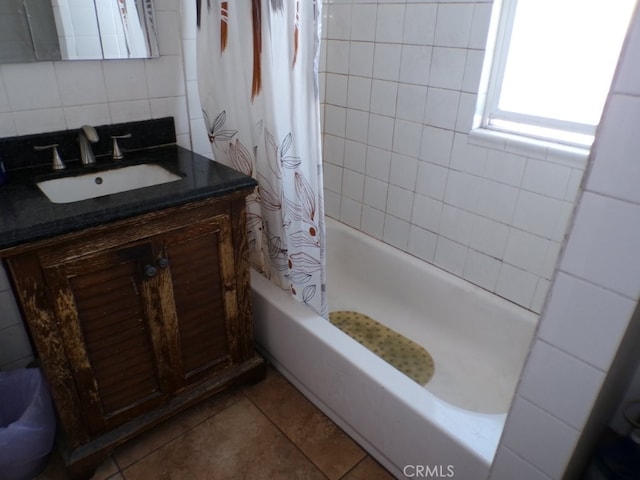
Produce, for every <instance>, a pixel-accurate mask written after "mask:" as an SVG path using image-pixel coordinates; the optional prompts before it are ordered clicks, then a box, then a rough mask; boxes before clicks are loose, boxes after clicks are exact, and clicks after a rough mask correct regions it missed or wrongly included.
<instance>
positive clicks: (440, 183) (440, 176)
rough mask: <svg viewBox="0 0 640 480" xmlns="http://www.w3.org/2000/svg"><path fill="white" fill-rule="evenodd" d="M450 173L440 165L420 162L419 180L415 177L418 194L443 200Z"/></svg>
mask: <svg viewBox="0 0 640 480" xmlns="http://www.w3.org/2000/svg"><path fill="white" fill-rule="evenodd" d="M448 172H449V170H448V169H447V168H445V167H442V166H440V165H436V164H433V163H429V162H419V163H418V174H417V178H415V177H414V178H415V190H416V193H419V194H421V195H426V196H428V197H431V198H435V199H436V200H443V199H444V192H445V189H446V186H447V175H448Z"/></svg>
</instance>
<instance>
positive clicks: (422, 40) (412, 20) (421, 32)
mask: <svg viewBox="0 0 640 480" xmlns="http://www.w3.org/2000/svg"><path fill="white" fill-rule="evenodd" d="M436 15H437V6H436V5H433V4H432V5H428V4H407V8H406V10H405V17H404V35H403V43H405V44H411V45H433V38H434V35H435V31H436Z"/></svg>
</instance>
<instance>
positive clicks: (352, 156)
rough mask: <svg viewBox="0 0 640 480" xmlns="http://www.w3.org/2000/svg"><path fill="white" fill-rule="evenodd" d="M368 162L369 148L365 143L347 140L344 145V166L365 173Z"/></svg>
mask: <svg viewBox="0 0 640 480" xmlns="http://www.w3.org/2000/svg"><path fill="white" fill-rule="evenodd" d="M366 160H367V146H366V145H365V144H364V143H360V142H354V141H353V140H346V141H345V143H344V166H345V167H347V168H349V169H351V170H354V171H356V172H360V173H364V172H365V168H366Z"/></svg>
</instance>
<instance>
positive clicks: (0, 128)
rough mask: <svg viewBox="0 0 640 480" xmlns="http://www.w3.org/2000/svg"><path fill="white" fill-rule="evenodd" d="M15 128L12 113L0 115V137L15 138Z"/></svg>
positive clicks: (16, 133) (16, 132)
mask: <svg viewBox="0 0 640 480" xmlns="http://www.w3.org/2000/svg"><path fill="white" fill-rule="evenodd" d="M16 135H18V131H17V127H16V124H15V121H14V118H13V114H12V113H0V137H15V136H16Z"/></svg>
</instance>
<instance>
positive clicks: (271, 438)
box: [123, 398, 324, 480]
mask: <svg viewBox="0 0 640 480" xmlns="http://www.w3.org/2000/svg"><path fill="white" fill-rule="evenodd" d="M123 476H124V478H125V479H126V480H148V479H150V478H153V479H158V480H173V479H176V480H182V479H187V478H188V479H189V480H210V479H216V480H218V479H219V480H227V479H228V480H236V479H252V480H261V479H264V480H280V479H282V480H290V479H301V480H304V479H308V480H315V479H318V480H320V479H323V478H324V477H323V476H322V474H320V472H318V471H317V469H316V468H315V467H314V466H313V465H312V464H311V462H309V461H308V460H307V459H306V458H305V457H304V455H302V453H300V451H299V450H298V449H296V448H295V446H293V445H292V444H291V443H289V442H288V441H287V439H286V438H285V437H284V435H282V433H281V432H280V431H278V429H277V428H275V427H274V426H273V424H272V423H271V422H269V420H268V419H266V418H265V417H264V415H262V414H261V413H260V411H259V410H258V409H257V408H256V407H255V405H253V404H252V403H251V402H250V401H249V400H247V399H245V398H243V399H240V400H238V401H237V402H235V403H234V404H233V405H231V406H230V407H228V408H227V409H225V410H224V411H222V412H220V413H219V414H217V415H216V416H214V417H212V418H210V419H208V420H207V421H205V422H203V423H201V424H200V425H198V426H197V427H195V428H194V429H192V430H190V431H188V432H187V433H185V434H184V435H182V436H180V437H179V438H177V439H175V440H173V441H172V442H170V443H168V444H167V445H165V446H164V447H162V448H160V449H158V450H156V451H155V452H153V453H152V454H150V455H148V456H146V457H145V458H143V459H142V460H141V461H139V462H137V463H135V464H133V465H131V466H130V467H129V468H127V469H125V470H124V471H123Z"/></svg>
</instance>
